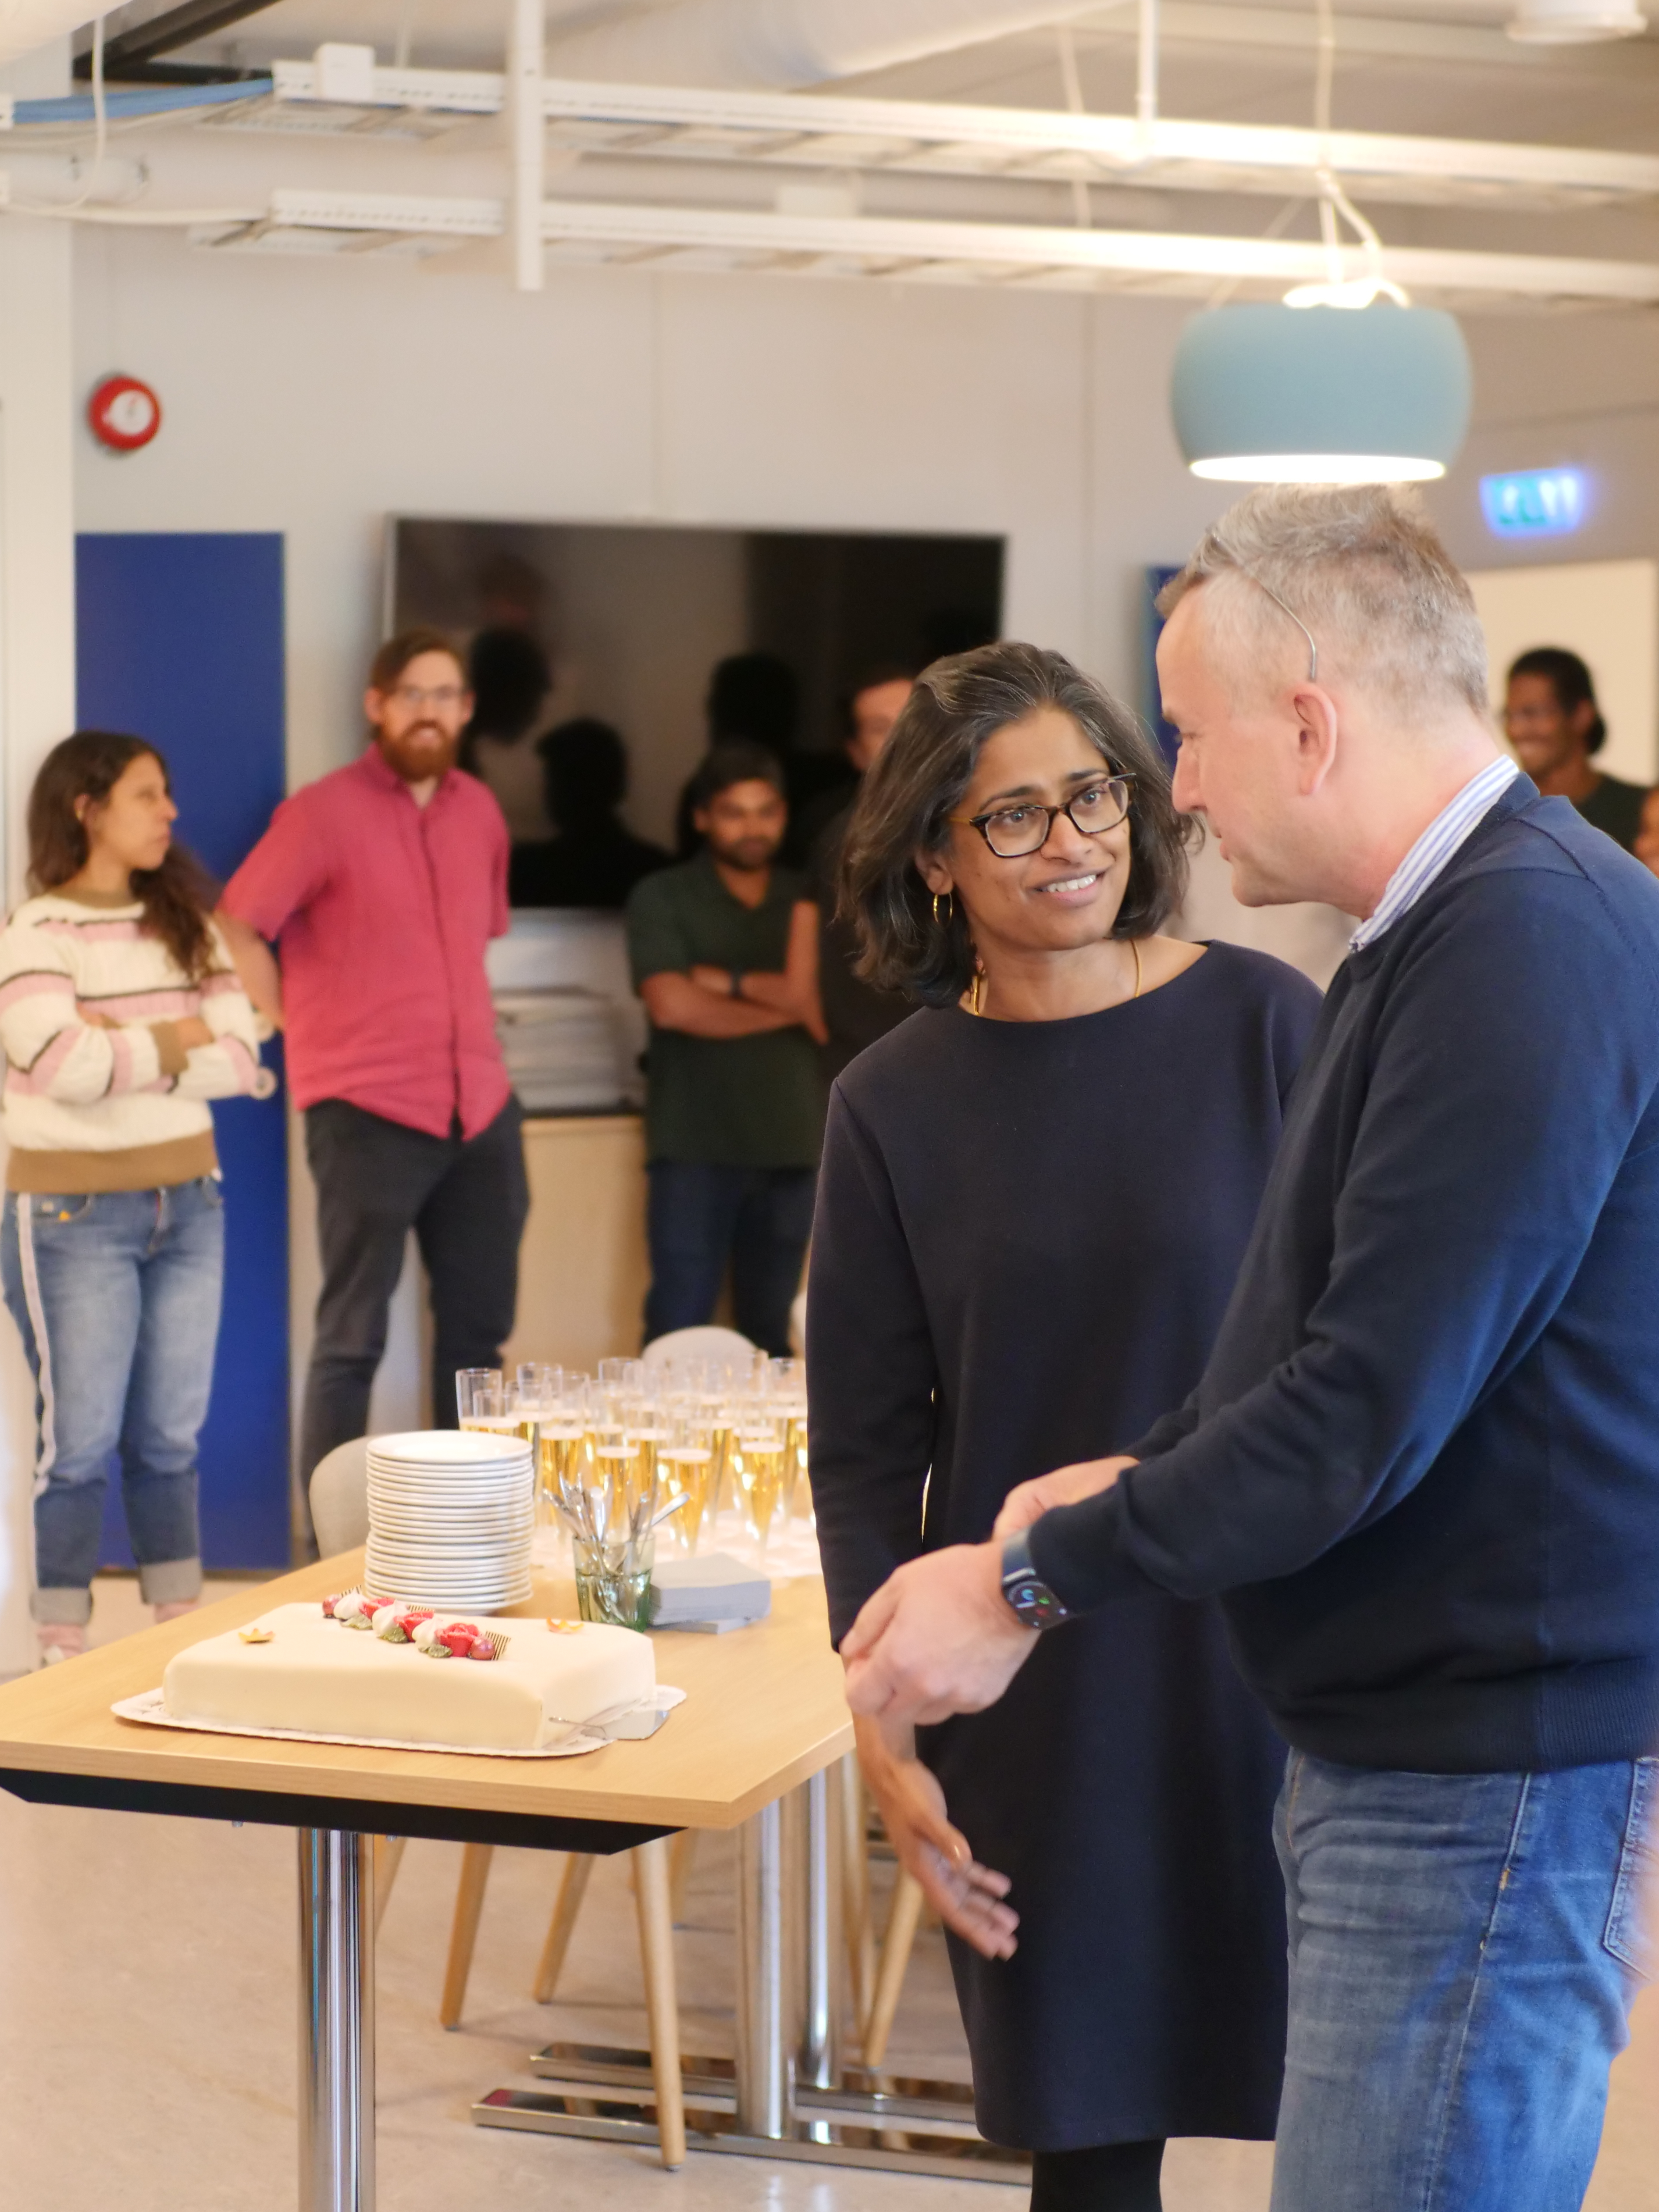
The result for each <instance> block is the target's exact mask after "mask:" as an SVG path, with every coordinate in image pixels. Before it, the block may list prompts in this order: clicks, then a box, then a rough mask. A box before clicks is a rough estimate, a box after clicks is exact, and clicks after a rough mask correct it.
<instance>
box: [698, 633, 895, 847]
mask: <svg viewBox="0 0 1659 2212" xmlns="http://www.w3.org/2000/svg"><path fill="white" fill-rule="evenodd" d="M703 711H704V714H705V715H706V717H707V719H708V743H709V745H710V747H711V748H712V747H714V746H715V745H722V744H751V745H761V746H763V747H764V748H765V750H767V751H768V752H769V753H770V754H771V755H772V756H773V757H774V759H775V761H776V762H777V763H778V764H779V766H780V768H781V770H782V774H783V796H784V799H785V802H786V804H787V806H788V809H789V819H788V823H787V827H786V829H785V830H784V833H783V845H782V848H781V855H780V857H781V860H783V863H784V865H785V866H787V867H791V868H799V867H800V866H803V865H804V864H805V860H806V852H807V845H808V842H809V839H808V835H807V831H806V829H805V818H806V817H807V815H808V814H809V813H810V812H811V810H812V808H813V807H814V805H815V804H816V803H817V801H818V800H820V799H822V798H823V794H824V793H826V792H829V791H842V790H846V789H847V788H848V787H850V786H851V784H852V782H853V781H854V776H853V770H852V769H851V768H850V767H849V766H848V763H847V762H846V761H845V760H843V759H842V757H841V755H840V754H839V753H817V752H802V751H800V750H799V749H798V748H797V746H796V744H795V738H796V733H797V732H798V730H799V723H800V685H799V682H798V681H797V679H796V676H795V671H794V670H793V668H792V667H791V666H790V665H789V664H788V662H787V660H784V659H781V658H780V656H779V655H778V654H777V653H730V654H728V655H727V657H726V659H724V660H717V661H716V662H715V664H714V670H713V671H712V673H711V674H710V676H709V678H708V697H707V699H706V700H705V701H704V703H703ZM694 811H695V808H694V802H693V799H692V796H691V786H690V783H688V784H687V785H686V787H685V788H684V791H682V792H681V793H680V800H679V805H678V809H677V810H676V812H675V816H674V837H675V846H676V849H677V851H678V854H679V857H680V858H681V859H682V860H690V857H691V855H692V854H694V853H695V852H696V850H697V849H698V844H699V842H700V841H699V839H698V836H697V830H696V823H695V822H694V821H693V819H692V816H693V813H694Z"/></svg>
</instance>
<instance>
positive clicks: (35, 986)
mask: <svg viewBox="0 0 1659 2212" xmlns="http://www.w3.org/2000/svg"><path fill="white" fill-rule="evenodd" d="M142 915H143V908H142V907H140V905H139V904H138V902H137V900H134V899H112V898H110V897H107V896H99V895H97V894H95V893H91V892H80V893H76V894H75V895H74V896H71V895H70V894H69V893H68V892H65V891H61V890H59V891H52V892H48V893H47V895H46V896H45V897H44V898H33V899H27V900H26V901H25V902H24V903H23V904H22V905H21V906H20V907H19V908H18V909H17V911H16V913H15V914H14V915H12V917H11V920H10V921H9V923H8V924H7V926H6V927H5V930H4V931H3V933H0V1046H3V1048H4V1051H5V1057H6V1079H5V1091H4V1094H3V1100H0V1132H3V1133H4V1136H5V1139H6V1142H7V1145H8V1146H9V1159H8V1162H7V1172H6V1182H7V1187H8V1188H9V1189H11V1190H33V1191H64V1192H73V1193H82V1192H88V1191H100V1190H149V1189H157V1188H163V1187H165V1186H166V1185H167V1184H171V1183H179V1182H191V1181H193V1180H194V1179H195V1177H197V1176H204V1175H211V1174H213V1173H214V1172H215V1170H216V1167H217V1164H218V1162H217V1156H216V1152H215V1151H214V1145H213V1116H212V1115H211V1114H210V1112H209V1110H208V1108H207V1104H206V1101H207V1100H208V1099H210V1098H230V1097H236V1096H237V1095H238V1094H250V1093H251V1094H252V1096H253V1097H256V1098H265V1097H269V1096H270V1093H271V1091H274V1090H275V1088H276V1078H275V1077H274V1076H273V1075H271V1074H270V1072H269V1071H268V1070H267V1069H265V1068H263V1067H261V1066H260V1065H259V1043H258V1030H257V1029H256V1028H255V1017H254V1012H253V1009H252V1006H250V1005H249V1003H248V1000H247V998H246V994H244V992H243V990H242V987H241V985H240V982H239V981H238V980H237V976H236V972H235V969H234V968H233V967H232V965H231V962H230V956H229V954H228V951H226V949H225V944H224V939H222V937H221V936H220V934H219V933H218V931H217V929H216V928H215V929H214V931H213V951H212V963H211V967H210V972H209V973H208V975H206V976H205V977H204V979H203V981H201V982H200V983H199V984H191V983H188V982H186V981H185V977H184V975H183V973H182V971H181V970H180V969H179V965H178V963H177V962H176V961H175V960H174V959H173V955H172V954H171V953H170V952H169V951H168V950H167V946H166V945H164V944H162V942H161V939H159V938H156V937H149V936H144V935H142V934H141V933H140V931H139V922H140V920H141V918H142ZM91 1014H97V1015H101V1016H102V1017H103V1018H104V1019H105V1020H106V1021H107V1022H109V1023H112V1024H114V1026H113V1027H111V1028H104V1027H102V1026H100V1024H98V1023H96V1022H93V1021H89V1020H88V1018H87V1017H88V1015H91ZM191 1014H194V1015H196V1016H197V1017H198V1018H200V1019H201V1020H203V1021H204V1022H205V1023H206V1024H207V1025H208V1027H209V1028H210V1030H212V1031H213V1034H214V1040H215V1041H214V1042H213V1043H212V1044H210V1045H197V1046H196V1047H194V1048H191V1049H190V1050H188V1051H186V1050H185V1048H184V1046H183V1044H182V1043H181V1042H180V1039H179V1031H178V1024H179V1022H181V1021H183V1020H184V1019H185V1018H186V1017H187V1016H190V1015H191Z"/></svg>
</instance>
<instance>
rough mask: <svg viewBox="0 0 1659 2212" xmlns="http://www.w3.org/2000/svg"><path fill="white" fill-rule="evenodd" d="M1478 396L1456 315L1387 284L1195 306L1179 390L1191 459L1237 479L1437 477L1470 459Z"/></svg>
mask: <svg viewBox="0 0 1659 2212" xmlns="http://www.w3.org/2000/svg"><path fill="white" fill-rule="evenodd" d="M1309 289H1311V290H1318V291H1322V292H1323V293H1324V296H1325V299H1326V300H1327V301H1329V300H1330V299H1331V297H1332V295H1333V294H1335V295H1337V296H1338V297H1339V298H1340V292H1341V290H1342V289H1348V288H1339V287H1337V286H1331V287H1328V288H1325V287H1318V288H1315V287H1310V288H1309ZM1355 289H1358V288H1355ZM1365 289H1367V290H1371V288H1369V287H1367V288H1365ZM1292 296H1293V297H1294V295H1292ZM1472 398H1473V378H1472V375H1471V373H1470V368H1469V355H1468V347H1467V346H1466V345H1465V344H1464V343H1463V333H1462V331H1461V330H1460V329H1459V328H1458V326H1457V324H1456V322H1455V320H1454V319H1453V318H1452V317H1451V316H1450V315H1448V314H1443V313H1441V312H1440V311H1439V310H1438V309H1437V308H1434V307H1405V306H1396V305H1395V304H1394V303H1393V302H1392V301H1389V300H1387V299H1381V298H1377V297H1376V295H1375V291H1374V290H1372V291H1371V297H1370V304H1369V305H1366V306H1359V305H1348V304H1342V305H1336V304H1317V305H1316V304H1311V303H1310V304H1309V305H1306V306H1302V305H1291V304H1288V303H1287V304H1285V305H1284V306H1267V305H1260V306H1257V305H1250V306H1243V307H1215V308H1212V309H1211V310H1210V312H1209V313H1207V314H1201V315H1197V316H1194V319H1193V320H1192V321H1191V322H1190V323H1188V325H1187V328H1186V329H1185V331H1183V332H1182V337H1181V343H1180V345H1179V347H1178V348H1177V349H1176V362H1175V375H1174V380H1173V383H1172V386H1171V391H1170V405H1171V409H1172V411H1173V413H1174V416H1175V428H1176V437H1177V439H1178V440H1179V441H1180V444H1181V450H1182V453H1183V454H1184V455H1185V456H1186V459H1187V465H1188V468H1190V469H1191V471H1192V472H1193V474H1194V476H1198V477H1218V478H1220V479H1222V480H1223V481H1224V482H1226V483H1425V482H1427V481H1428V480H1429V479H1430V478H1431V477H1440V476H1443V475H1444V474H1445V472H1446V468H1447V465H1448V464H1449V462H1450V461H1452V460H1453V459H1455V458H1456V455H1457V452H1458V449H1459V447H1461V446H1462V442H1463V438H1464V435H1465V433H1466V432H1467V431H1468V427H1469V410H1470V404H1471V401H1472Z"/></svg>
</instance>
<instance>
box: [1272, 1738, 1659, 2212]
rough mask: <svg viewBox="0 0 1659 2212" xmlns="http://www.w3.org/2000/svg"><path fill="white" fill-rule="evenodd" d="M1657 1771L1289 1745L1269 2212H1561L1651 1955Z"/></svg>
mask: <svg viewBox="0 0 1659 2212" xmlns="http://www.w3.org/2000/svg"><path fill="white" fill-rule="evenodd" d="M1656 1815H1659V1759H1638V1760H1634V1761H1630V1760H1626V1761H1622V1762H1620V1763H1619V1764H1617V1765H1607V1766H1581V1767H1568V1768H1565V1769H1563V1770H1561V1771H1552V1772H1547V1773H1539V1774H1398V1773H1372V1772H1369V1771H1365V1770H1363V1769H1361V1768H1358V1767H1352V1766H1334V1765H1328V1764H1327V1763H1326V1762H1325V1761H1323V1760H1322V1759H1310V1758H1308V1757H1306V1756H1305V1755H1304V1754H1303V1753H1293V1754H1292V1755H1291V1761H1290V1765H1289V1767H1288V1769H1287V1770H1286V1774H1285V1788H1284V1791H1283V1794H1282V1795H1281V1796H1280V1798H1279V1814H1278V1835H1279V1860H1280V1863H1281V1864H1282V1866H1283V1868H1284V1872H1285V1889H1286V1893H1287V1898H1288V1903H1289V1913H1290V1960H1291V2020H1290V2037H1289V2048H1288V2051H1287V2054H1286V2059H1285V2098H1284V2103H1283V2105H1282V2106H1281V2108H1280V2113H1279V2143H1278V2149H1277V2152H1276V2154H1275V2158H1274V2165H1273V2212H1574V2208H1576V2207H1577V2205H1578V2204H1579V2203H1581V2202H1582V2201H1583V2194H1584V2191H1585V2188H1586V2186H1587V2185H1588V2184H1589V2177H1590V2169H1591V2167H1592V2166H1594V2165H1595V2154H1596V2149H1597V2147H1598V2145H1599V2143H1600V2142H1601V2120H1602V2114H1603V2111H1604V2109H1605V2106H1606V2103H1607V2068H1608V2066H1609V2064H1610V2063H1611V2062H1612V2060H1613V2056H1614V2054H1615V2053H1616V2052H1617V2051H1620V2050H1621V2049H1622V2048H1623V2047H1624V2045H1625V2042H1626V2037H1627V2031H1626V2024H1625V2023H1626V2011H1627V2010H1628V2008H1629V2005H1630V2002H1631V1999H1632V1996H1634V1994H1635V1991H1636V1988H1637V1985H1638V1983H1639V1982H1641V1981H1643V1980H1645V1979H1647V1978H1650V1976H1651V1975H1652V1974H1653V1972H1655V1969H1656V1966H1659V1956H1656V1947H1655V1944H1654V1941H1653V1936H1652V1934H1651V1932H1650V1931H1649V1930H1647V1929H1644V1926H1643V1924H1642V1922H1641V1917H1640V1905H1641V1889H1642V1884H1643V1876H1644V1872H1648V1871H1651V1870H1652V1869H1653V1866H1654V1864H1655V1854H1654V1850H1653V1844H1652V1829H1653V1822H1654V1820H1655V1818H1656Z"/></svg>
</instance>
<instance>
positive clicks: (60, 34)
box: [0, 0, 103, 65]
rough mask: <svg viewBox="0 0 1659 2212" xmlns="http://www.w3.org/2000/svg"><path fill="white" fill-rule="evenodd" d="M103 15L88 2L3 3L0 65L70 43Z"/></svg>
mask: <svg viewBox="0 0 1659 2212" xmlns="http://www.w3.org/2000/svg"><path fill="white" fill-rule="evenodd" d="M101 12H103V11H102V10H100V9H96V8H89V7H88V5H87V0H0V65H3V64H5V63H7V62H15V61H16V60H17V59H18V58H19V57H20V56H21V55H23V54H32V53H33V52H34V50H35V48H36V47H37V46H45V45H46V43H47V41H48V40H52V39H66V38H67V37H68V36H69V34H70V32H71V31H78V30H79V29H80V28H81V27H82V25H83V24H85V23H90V22H92V21H94V20H95V19H96V17H97V16H98V15H100V13H101Z"/></svg>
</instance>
